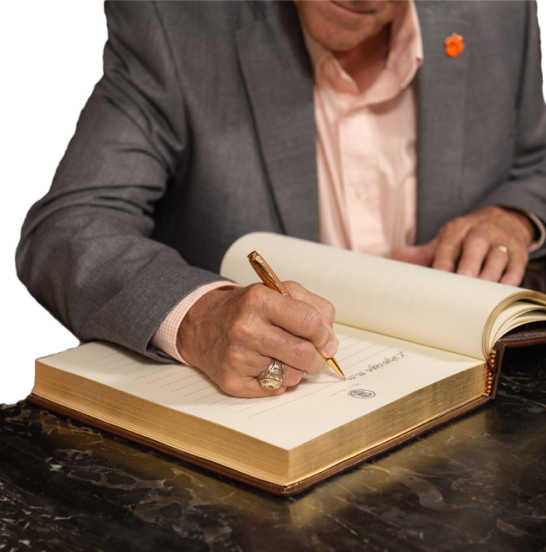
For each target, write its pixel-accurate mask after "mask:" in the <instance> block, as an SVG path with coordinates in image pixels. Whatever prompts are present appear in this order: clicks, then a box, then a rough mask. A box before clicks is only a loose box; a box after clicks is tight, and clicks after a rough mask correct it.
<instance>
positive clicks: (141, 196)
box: [17, 2, 219, 358]
mask: <svg viewBox="0 0 546 552" xmlns="http://www.w3.org/2000/svg"><path fill="white" fill-rule="evenodd" d="M106 4H107V7H106V11H107V18H108V32H109V38H108V42H107V44H106V47H105V52H104V76H103V78H102V79H101V81H100V82H99V83H98V84H97V85H96V87H95V89H94V91H93V93H92V95H91V97H90V99H89V101H88V103H87V105H86V106H85V108H84V110H83V111H82V114H81V117H80V120H79V123H78V126H77V130H76V134H75V136H74V138H73V139H72V141H71V143H70V145H69V147H68V149H67V152H66V154H65V156H64V158H63V160H62V161H61V163H60V165H59V168H58V170H57V173H56V176H55V178H54V182H53V185H52V187H51V190H50V192H49V193H48V194H47V195H46V197H44V198H43V199H42V200H41V201H39V202H38V203H37V204H35V205H34V206H33V207H32V209H31V211H30V212H29V214H28V216H27V219H26V221H25V223H24V226H23V230H22V238H21V243H20V245H19V248H18V251H17V265H18V272H19V276H20V278H21V280H22V281H23V282H24V283H25V285H26V286H27V287H28V288H29V290H30V291H31V293H32V294H33V295H34V296H35V297H36V298H37V300H38V301H39V302H40V303H41V304H43V305H44V306H45V307H46V308H47V309H48V310H49V311H50V312H51V313H52V314H53V315H54V316H55V317H56V318H57V319H58V320H60V321H61V322H62V323H63V324H64V325H66V326H67V327H68V328H69V329H70V330H71V331H73V332H74V333H75V334H76V336H77V337H78V338H80V339H82V340H84V341H85V340H91V339H104V340H108V341H112V342H115V343H119V344H121V345H124V346H127V347H129V348H131V349H134V350H136V351H139V352H141V353H143V354H148V355H150V356H152V357H154V358H159V357H161V356H162V353H161V352H160V351H158V350H153V349H152V348H150V347H149V346H148V342H149V340H150V338H151V336H152V335H153V333H154V331H155V330H156V329H157V327H158V326H159V324H160V323H161V321H162V320H163V319H164V318H165V317H166V315H167V314H168V313H169V312H170V310H171V309H172V308H173V307H174V306H175V305H176V304H177V303H178V301H180V299H181V298H182V297H184V296H185V295H187V294H189V293H190V292H191V291H193V290H194V289H196V288H197V287H199V286H201V285H203V284H206V283H209V282H211V281H214V280H218V279H219V277H218V275H217V274H213V273H211V272H208V271H205V270H201V269H198V268H194V267H191V266H189V265H188V264H187V263H186V262H185V261H184V260H183V259H182V257H181V256H180V255H179V254H178V252H176V251H175V250H174V249H172V248H169V247H167V246H165V245H163V244H161V243H159V242H157V241H154V240H152V239H150V238H149V236H150V234H151V232H152V231H153V228H154V222H153V217H152V215H153V210H154V203H155V202H156V201H157V200H158V199H159V198H161V197H162V196H163V194H164V192H165V188H166V186H167V184H168V182H169V179H170V178H171V177H172V175H173V174H174V173H175V172H176V171H177V170H179V168H180V164H181V163H183V162H184V159H185V154H186V151H187V148H188V132H187V125H186V113H185V106H184V100H183V98H182V96H181V93H180V92H179V90H180V87H179V86H178V83H177V78H176V74H175V71H174V69H173V64H172V63H171V58H170V55H169V44H168V43H167V42H166V39H165V35H164V33H163V30H162V27H161V21H160V19H159V18H158V14H157V13H156V7H155V6H154V5H153V4H151V3H147V2H134V3H133V2H128V3H126V2H108V3H106ZM127 4H130V8H129V9H127ZM143 45H145V47H143ZM172 114H176V117H173V116H172ZM163 357H165V355H163Z"/></svg>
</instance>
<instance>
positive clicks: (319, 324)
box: [263, 290, 338, 368]
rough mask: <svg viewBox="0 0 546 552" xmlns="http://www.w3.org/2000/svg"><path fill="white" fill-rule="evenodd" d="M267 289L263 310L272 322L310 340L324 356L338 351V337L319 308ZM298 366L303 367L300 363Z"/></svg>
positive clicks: (290, 332)
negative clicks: (324, 319)
mask: <svg viewBox="0 0 546 552" xmlns="http://www.w3.org/2000/svg"><path fill="white" fill-rule="evenodd" d="M267 291H269V293H268V294H267V298H264V303H263V312H264V315H265V316H266V318H267V320H268V321H269V322H270V323H271V324H273V325H275V326H277V327H279V328H282V329H283V330H285V331H286V332H288V333H289V334H292V335H293V336H297V337H301V338H303V339H304V340H306V341H309V342H310V343H311V344H312V345H313V346H314V347H315V349H316V350H317V351H318V352H319V353H320V354H321V355H322V356H323V357H324V358H330V357H332V356H333V355H334V354H335V353H336V352H337V347H338V342H337V338H336V337H335V335H334V334H333V332H332V330H331V329H330V328H328V327H327V326H326V325H325V324H324V321H323V317H322V314H321V313H320V312H319V310H317V309H316V308H315V307H314V306H313V305H311V304H309V303H307V302H304V301H299V300H297V299H295V298H291V297H284V296H283V295H280V294H276V293H275V292H273V291H270V290H267ZM289 363H290V364H292V363H291V362H289ZM296 366H297V367H298V368H300V367H301V365H300V364H296Z"/></svg>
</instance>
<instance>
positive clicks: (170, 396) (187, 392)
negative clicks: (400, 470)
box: [40, 326, 485, 449]
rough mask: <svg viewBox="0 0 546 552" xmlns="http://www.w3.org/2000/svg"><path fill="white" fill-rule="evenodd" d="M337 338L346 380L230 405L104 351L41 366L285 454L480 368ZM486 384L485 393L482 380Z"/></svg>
mask: <svg viewBox="0 0 546 552" xmlns="http://www.w3.org/2000/svg"><path fill="white" fill-rule="evenodd" d="M336 331H337V335H338V336H339V338H340V349H339V353H338V355H337V359H338V360H339V361H340V363H341V364H342V366H343V369H344V371H345V375H346V377H347V380H346V381H343V380H341V379H340V378H339V376H337V375H336V374H335V373H334V372H333V371H332V370H331V369H330V367H328V366H327V365H326V366H325V368H324V370H323V371H322V372H321V373H319V374H317V375H316V376H306V377H305V378H304V379H303V381H302V382H301V383H300V384H299V385H298V386H296V387H294V388H291V389H290V390H288V391H287V392H286V393H285V394H284V395H281V396H278V397H267V398H258V399H241V398H235V397H231V396H229V395H226V394H225V393H223V392H222V391H221V390H220V389H219V388H218V387H217V386H216V385H215V384H213V383H212V382H211V381H210V380H209V379H208V378H207V377H206V376H205V375H204V374H203V373H202V372H200V371H199V370H197V369H195V368H191V367H188V366H183V365H175V364H160V363H157V362H154V361H151V360H149V359H146V358H144V357H141V356H140V355H137V354H136V353H133V352H130V351H128V350H126V349H124V348H121V347H117V346H115V345H111V344H105V343H87V344H85V345H81V346H80V347H77V348H75V349H71V350H68V351H65V352H64V353H59V354H57V355H53V356H51V357H46V358H44V359H40V362H41V363H43V364H46V365H48V366H52V367H53V368H58V369H61V370H64V371H66V372H70V373H72V374H76V375H78V376H80V377H83V378H86V379H89V380H93V381H96V382H99V383H102V384H105V385H108V386H109V387H112V388H114V389H118V390H121V391H123V392H124V393H127V394H130V395H134V396H137V397H140V398H142V399H145V400H147V401H151V402H153V403H156V404H160V405H163V406H165V407H167V408H170V409H174V410H178V411H181V412H184V413H186V414H191V415H193V416H197V417H199V418H203V419H205V420H208V421H210V422H213V423H215V424H218V425H221V426H225V427H228V428H230V429H233V430H236V431H238V432H241V433H244V434H247V435H250V436H251V437H255V438H256V439H259V440H263V441H267V442H268V443H271V444H273V445H275V446H278V447H281V448H284V449H292V448H294V447H296V446H298V445H300V444H303V443H305V442H307V441H309V440H311V439H313V438H315V437H318V436H320V435H323V434H325V433H326V432H328V431H330V430H333V429H335V428H337V427H340V426H342V425H344V424H346V423H348V422H350V421H352V420H355V419H357V418H359V417H361V416H363V415H365V414H367V413H370V412H372V411H374V410H377V409H379V408H381V407H383V406H385V405H388V404H390V403H392V402H394V401H396V400H398V399H400V398H402V397H405V396H407V395H409V394H411V393H413V392H414V391H417V390H419V389H422V388H425V387H428V386H429V385H431V384H432V383H435V382H437V381H440V380H442V379H444V378H449V377H450V376H453V375H455V374H458V373H460V372H464V371H466V370H469V369H472V368H473V367H475V366H476V365H477V364H478V365H479V366H482V363H481V362H479V361H476V359H471V358H466V357H462V356H458V355H454V354H452V353H447V352H445V351H439V350H435V349H427V348H425V347H422V346H419V345H415V344H413V343H407V342H403V341H400V340H395V339H392V338H387V337H384V336H378V335H373V334H370V333H368V332H364V331H362V330H356V329H353V328H349V327H343V326H338V327H336ZM474 369H475V368H474ZM481 369H482V368H480V370H481ZM478 377H479V384H478V387H479V390H477V394H476V397H477V396H480V395H481V394H482V392H483V390H484V389H482V385H481V382H482V372H481V371H480V373H479V375H478ZM483 378H484V379H483V382H484V383H483V385H484V386H485V374H483ZM84 387H85V385H82V388H84ZM454 392H456V390H454ZM471 398H475V397H471ZM88 414H89V413H88ZM90 415H93V414H92V413H91V414H90ZM143 415H145V413H143ZM287 428H289V431H287Z"/></svg>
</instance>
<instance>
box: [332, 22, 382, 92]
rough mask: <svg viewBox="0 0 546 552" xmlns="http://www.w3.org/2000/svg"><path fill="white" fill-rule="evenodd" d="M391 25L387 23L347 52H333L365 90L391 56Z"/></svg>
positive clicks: (347, 71) (345, 69) (361, 88)
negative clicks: (376, 32)
mask: <svg viewBox="0 0 546 552" xmlns="http://www.w3.org/2000/svg"><path fill="white" fill-rule="evenodd" d="M390 34H391V26H390V24H389V25H386V26H385V27H383V29H382V30H381V31H380V32H379V33H378V34H377V35H375V36H373V37H371V38H369V39H367V40H365V41H364V42H362V43H360V44H359V45H358V46H357V47H356V48H353V49H352V50H348V51H346V52H333V54H334V56H335V57H336V59H337V60H338V61H339V63H340V65H341V67H343V70H344V71H345V72H346V73H347V74H348V75H350V76H351V78H352V79H353V80H354V81H355V82H356V84H357V86H358V89H359V90H360V91H361V92H363V91H364V90H366V89H368V88H369V87H370V86H371V85H372V84H373V83H374V82H375V81H376V80H377V78H378V77H379V75H380V74H381V71H383V69H384V68H385V64H386V62H387V58H388V56H389V41H390Z"/></svg>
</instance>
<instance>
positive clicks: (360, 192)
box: [356, 186, 368, 199]
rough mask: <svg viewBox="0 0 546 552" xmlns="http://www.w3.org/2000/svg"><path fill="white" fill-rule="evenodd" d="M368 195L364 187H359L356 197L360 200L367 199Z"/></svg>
mask: <svg viewBox="0 0 546 552" xmlns="http://www.w3.org/2000/svg"><path fill="white" fill-rule="evenodd" d="M367 195H368V194H367V192H366V188H365V187H364V186H359V187H358V189H357V190H356V197H358V199H366V196H367Z"/></svg>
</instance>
